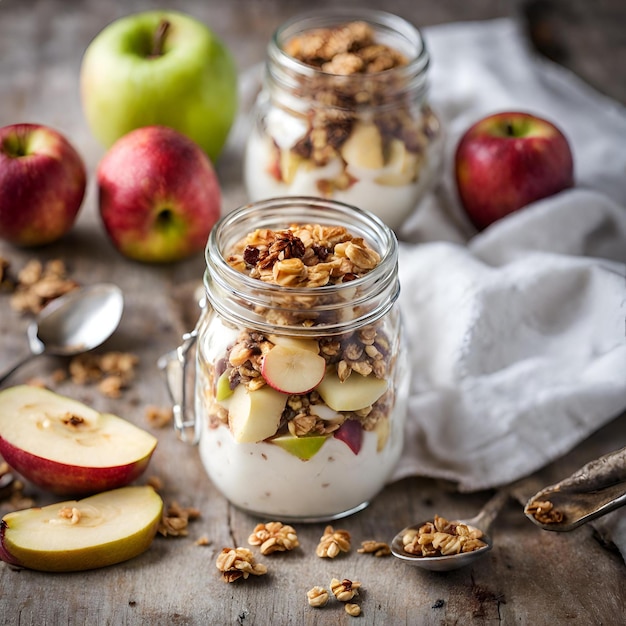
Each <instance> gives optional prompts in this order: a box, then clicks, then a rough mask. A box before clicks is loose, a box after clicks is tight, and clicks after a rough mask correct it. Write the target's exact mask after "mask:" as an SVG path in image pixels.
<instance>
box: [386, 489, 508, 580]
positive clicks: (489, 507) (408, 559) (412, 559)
mask: <svg viewBox="0 0 626 626" xmlns="http://www.w3.org/2000/svg"><path fill="white" fill-rule="evenodd" d="M508 497H509V494H508V491H498V492H497V493H496V494H495V495H494V496H493V497H492V498H491V499H490V500H489V501H488V502H487V504H485V506H484V507H483V508H482V510H481V511H480V513H478V515H476V516H474V517H472V518H470V519H466V520H455V521H456V522H457V523H463V524H466V525H467V526H469V527H471V528H478V529H479V530H481V531H482V532H483V536H482V537H481V538H480V539H481V541H483V542H484V543H485V544H486V545H485V546H483V547H481V548H478V549H477V550H472V551H471V552H459V553H458V554H448V555H444V556H420V555H417V554H411V553H410V552H407V551H406V550H405V549H404V543H403V541H402V538H403V537H404V535H405V534H406V533H407V532H408V531H410V530H419V529H420V528H421V527H422V526H423V525H424V524H425V523H426V521H424V522H422V523H421V524H415V525H413V526H408V527H407V528H404V529H403V530H401V531H400V532H399V533H398V534H397V535H396V536H395V537H394V538H393V541H392V542H391V553H392V554H393V555H394V556H395V557H396V558H398V559H400V560H401V561H404V562H405V563H408V564H409V565H414V566H415V567H421V568H422V569H426V570H430V571H433V572H448V571H451V570H455V569H459V568H461V567H465V566H466V565H471V564H472V563H474V562H475V561H476V560H477V559H480V558H481V557H483V556H484V555H485V554H487V552H489V551H490V550H491V549H492V548H493V539H492V538H491V537H490V536H489V535H488V531H489V528H490V527H491V524H492V523H493V521H494V520H495V518H496V516H497V515H498V513H499V512H500V509H501V508H502V507H503V506H504V504H505V502H506V501H507V499H508Z"/></svg>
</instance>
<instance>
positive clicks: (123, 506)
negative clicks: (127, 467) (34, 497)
mask: <svg viewBox="0 0 626 626" xmlns="http://www.w3.org/2000/svg"><path fill="white" fill-rule="evenodd" d="M162 511H163V501H162V500H161V498H160V496H159V495H158V494H157V493H156V492H155V491H154V489H153V488H152V487H148V486H143V487H122V488H121V489H114V490H112V491H106V492H103V493H99V494H97V495H95V496H90V497H89V498H85V499H83V500H78V501H76V500H72V501H69V502H59V503H57V504H51V505H49V506H45V507H42V508H40V507H36V508H31V509H24V510H22V511H15V512H14V513H9V514H7V515H5V516H4V517H3V518H2V521H1V522H0V558H1V559H2V560H3V561H6V562H7V563H10V564H12V565H18V566H20V567H26V568H28V569H34V570H40V571H44V572H73V571H79V570H87V569H95V568H97V567H105V566H106V565H113V564H114V563H121V562H122V561H127V560H128V559H132V558H133V557H135V556H138V555H139V554H141V553H142V552H145V551H146V550H147V549H148V548H149V547H150V544H151V543H152V540H153V539H154V536H155V534H156V531H157V527H158V525H159V521H160V519H161V513H162Z"/></svg>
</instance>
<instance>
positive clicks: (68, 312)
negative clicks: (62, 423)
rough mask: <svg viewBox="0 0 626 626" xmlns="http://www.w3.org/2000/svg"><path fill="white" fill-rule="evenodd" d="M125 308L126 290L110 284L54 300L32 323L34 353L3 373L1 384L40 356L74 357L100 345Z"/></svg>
mask: <svg viewBox="0 0 626 626" xmlns="http://www.w3.org/2000/svg"><path fill="white" fill-rule="evenodd" d="M123 309H124V296H123V293H122V290H121V289H120V288H119V287H117V286H116V285H112V284H108V283H103V284H99V285H92V286H91V287H83V288H82V289H77V290H75V291H71V292H70V293H68V294H66V295H64V296H61V297H60V298H56V299H54V300H52V301H51V302H50V303H49V304H48V305H47V306H45V307H44V308H43V309H42V310H41V312H40V313H39V315H37V317H36V318H35V320H34V321H33V322H32V323H31V324H30V325H29V326H28V329H27V332H26V334H27V336H28V343H29V347H30V352H31V353H30V354H29V355H28V356H26V357H25V358H23V359H22V360H21V361H19V362H18V363H16V364H15V365H13V366H12V367H11V368H10V369H9V370H8V371H6V372H4V374H2V375H0V385H1V384H2V383H3V382H4V381H5V380H6V379H7V378H9V376H11V374H13V373H14V372H15V371H16V370H17V369H19V368H20V367H22V365H25V364H26V363H28V362H29V361H30V360H31V359H33V358H35V357H36V356H39V355H42V354H52V355H57V356H72V355H75V354H80V353H81V352H87V351H88V350H92V349H93V348H96V347H97V346H99V345H100V344H101V343H103V342H104V341H105V340H106V339H108V338H109V337H110V336H111V335H112V334H113V332H114V331H115V329H116V328H117V326H118V324H119V323H120V319H121V318H122V311H123Z"/></svg>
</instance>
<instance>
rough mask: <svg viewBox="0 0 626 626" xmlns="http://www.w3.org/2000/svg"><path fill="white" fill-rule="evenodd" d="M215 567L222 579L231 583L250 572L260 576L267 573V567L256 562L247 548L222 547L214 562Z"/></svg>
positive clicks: (245, 576) (248, 574) (244, 577)
mask: <svg viewBox="0 0 626 626" xmlns="http://www.w3.org/2000/svg"><path fill="white" fill-rule="evenodd" d="M216 567H217V569H218V570H219V571H220V572H222V579H223V580H224V581H226V582H227V583H233V582H235V581H236V580H239V579H240V578H243V579H244V580H245V579H246V578H248V577H249V576H250V575H251V574H252V575H253V576H262V575H263V574H267V567H265V565H263V564H262V563H257V561H256V559H255V558H254V554H253V553H252V550H249V549H248V548H223V549H222V551H221V553H220V554H219V556H218V557H217V562H216Z"/></svg>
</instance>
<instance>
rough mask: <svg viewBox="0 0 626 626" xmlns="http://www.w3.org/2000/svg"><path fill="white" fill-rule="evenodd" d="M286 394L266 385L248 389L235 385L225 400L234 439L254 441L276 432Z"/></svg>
mask: <svg viewBox="0 0 626 626" xmlns="http://www.w3.org/2000/svg"><path fill="white" fill-rule="evenodd" d="M287 398H288V396H287V395H285V394H284V393H280V392H279V391H276V390H275V389H272V388H271V387H268V386H267V385H266V386H264V387H261V388H260V389H257V390H255V391H248V389H246V386H245V385H238V386H237V387H235V390H234V392H233V395H232V396H231V397H230V400H229V404H228V425H229V427H230V431H231V433H232V434H233V437H234V438H235V441H236V442H237V443H257V442H259V441H263V440H264V439H267V438H268V437H271V436H272V435H275V434H276V431H277V430H278V425H279V424H280V418H281V415H282V414H283V411H284V409H285V405H286V404H287Z"/></svg>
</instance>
